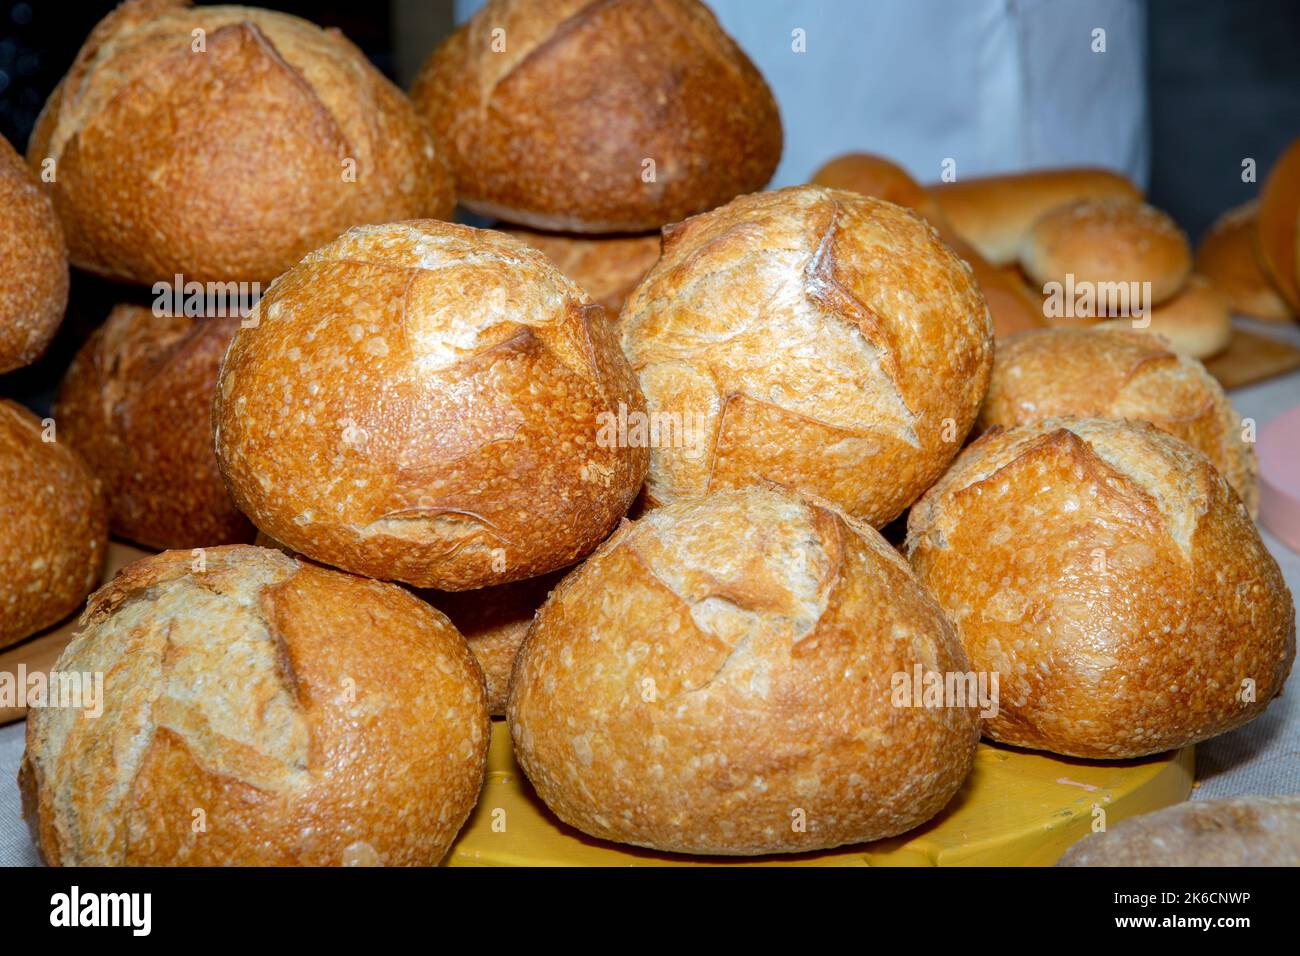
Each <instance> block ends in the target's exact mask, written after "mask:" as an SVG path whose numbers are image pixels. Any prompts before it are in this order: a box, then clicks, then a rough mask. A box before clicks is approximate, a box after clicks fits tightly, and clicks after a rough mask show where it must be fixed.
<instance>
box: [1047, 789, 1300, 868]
mask: <svg viewBox="0 0 1300 956" xmlns="http://www.w3.org/2000/svg"><path fill="white" fill-rule="evenodd" d="M1056 865H1057V866H1143V867H1146V866H1300V796H1296V795H1291V796H1286V797H1255V796H1247V797H1229V798H1227V799H1225V800H1203V801H1197V802H1196V803H1180V804H1178V805H1176V806H1172V807H1166V808H1165V809H1163V810H1157V811H1156V812H1154V813H1144V814H1142V815H1141V816H1137V817H1130V818H1129V819H1127V820H1121V821H1119V822H1118V823H1117V824H1115V825H1114V826H1113V827H1110V828H1109V829H1107V830H1106V831H1105V832H1103V833H1093V834H1090V835H1089V836H1086V837H1084V838H1083V839H1082V840H1080V841H1079V842H1078V843H1076V844H1075V845H1074V846H1072V847H1070V849H1068V850H1066V851H1065V855H1064V856H1062V857H1061V859H1060V860H1059V861H1057V864H1056Z"/></svg>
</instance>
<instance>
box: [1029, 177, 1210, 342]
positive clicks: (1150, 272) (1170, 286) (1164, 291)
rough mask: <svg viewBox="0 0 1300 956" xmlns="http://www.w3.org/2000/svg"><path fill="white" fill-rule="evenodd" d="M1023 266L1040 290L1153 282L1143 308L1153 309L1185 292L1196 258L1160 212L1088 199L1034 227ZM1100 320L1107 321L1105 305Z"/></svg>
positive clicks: (1058, 210)
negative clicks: (1058, 286)
mask: <svg viewBox="0 0 1300 956" xmlns="http://www.w3.org/2000/svg"><path fill="white" fill-rule="evenodd" d="M1020 264H1021V266H1022V267H1023V268H1024V270H1025V273H1026V275H1028V277H1029V279H1030V281H1032V282H1033V283H1035V284H1036V285H1038V286H1040V287H1042V286H1045V285H1046V284H1047V283H1049V282H1059V283H1062V284H1065V283H1066V282H1067V281H1072V282H1073V284H1074V285H1075V286H1076V287H1077V286H1078V285H1079V284H1080V283H1084V282H1086V283H1091V284H1093V285H1094V286H1096V285H1101V284H1103V283H1120V282H1135V283H1143V282H1150V283H1151V289H1150V294H1149V298H1146V297H1145V296H1144V297H1143V299H1142V303H1141V304H1142V305H1143V306H1144V307H1150V306H1152V305H1158V304H1159V303H1161V302H1164V301H1165V300H1167V299H1169V298H1171V297H1172V296H1174V295H1175V294H1176V293H1177V292H1178V291H1179V290H1180V289H1182V287H1183V285H1184V283H1186V282H1187V276H1188V273H1189V272H1190V271H1191V268H1192V254H1191V249H1190V247H1189V246H1188V244H1187V236H1185V235H1184V234H1183V231H1182V230H1181V229H1179V228H1178V226H1177V224H1175V223H1174V221H1173V220H1172V219H1170V218H1169V217H1168V216H1167V215H1165V214H1164V213H1163V212H1161V211H1160V210H1159V209H1156V208H1155V207H1153V206H1148V205H1146V204H1145V203H1139V202H1134V201H1133V200H1131V199H1128V198H1127V197H1119V198H1108V199H1083V200H1079V201H1078V202H1074V203H1070V204H1069V205H1066V206H1060V207H1058V208H1056V209H1053V210H1051V211H1050V212H1048V213H1046V214H1044V215H1043V216H1042V217H1041V218H1039V219H1038V220H1037V221H1036V222H1035V223H1034V224H1033V226H1032V227H1031V228H1030V230H1029V234H1028V235H1027V236H1026V237H1025V243H1024V246H1023V247H1022V248H1021V250H1020ZM1067 277H1073V278H1072V280H1067ZM1100 298H1101V296H1100V293H1099V294H1098V299H1099V300H1100ZM1094 317H1102V318H1104V317H1106V314H1105V312H1104V311H1103V309H1102V306H1101V304H1100V302H1099V303H1098V307H1097V310H1096V313H1095V316H1094Z"/></svg>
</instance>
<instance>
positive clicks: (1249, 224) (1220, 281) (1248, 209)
mask: <svg viewBox="0 0 1300 956" xmlns="http://www.w3.org/2000/svg"><path fill="white" fill-rule="evenodd" d="M1258 219H1259V203H1258V202H1256V201H1252V202H1248V203H1245V204H1243V205H1241V206H1237V207H1236V208H1234V209H1229V210H1228V211H1227V212H1225V213H1224V214H1223V215H1222V216H1220V217H1219V218H1218V219H1217V220H1215V222H1214V225H1212V226H1211V227H1210V228H1209V231H1208V232H1206V234H1205V235H1204V236H1203V237H1202V238H1201V244H1200V246H1199V247H1198V248H1197V250H1196V271H1197V272H1199V273H1201V274H1202V275H1204V276H1205V277H1206V278H1208V279H1209V280H1210V281H1211V282H1213V283H1214V284H1215V285H1216V286H1218V288H1219V290H1220V291H1221V292H1222V293H1223V294H1224V296H1225V297H1226V298H1227V300H1228V304H1229V306H1230V307H1231V308H1232V311H1233V312H1236V313H1238V314H1240V315H1248V316H1251V317H1252V318H1256V319H1267V320H1268V321H1271V322H1285V321H1288V320H1290V319H1291V318H1292V313H1291V307H1290V306H1288V305H1287V304H1286V300H1285V299H1283V298H1282V296H1281V295H1280V294H1279V293H1278V291H1277V289H1275V288H1274V287H1273V285H1272V282H1271V281H1270V280H1269V278H1268V277H1267V276H1266V275H1264V268H1263V266H1261V265H1260V262H1259V257H1258V255H1257V254H1256V251H1255V235H1256V229H1257V227H1258Z"/></svg>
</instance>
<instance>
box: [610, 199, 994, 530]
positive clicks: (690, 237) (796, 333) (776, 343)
mask: <svg viewBox="0 0 1300 956" xmlns="http://www.w3.org/2000/svg"><path fill="white" fill-rule="evenodd" d="M620 326H621V331H622V335H623V348H624V351H625V352H627V355H628V358H629V359H630V360H631V362H632V366H633V368H634V369H635V370H636V373H637V375H638V377H639V379H640V382H641V389H642V391H643V392H644V393H645V396H646V401H647V403H648V406H649V408H650V412H651V416H652V418H656V417H657V418H658V419H659V420H660V421H662V422H667V423H680V426H681V428H682V433H683V434H684V435H685V436H686V438H685V440H683V441H679V442H669V441H665V440H662V439H661V440H660V441H659V442H658V443H657V444H656V446H655V447H653V448H652V449H651V453H650V454H651V459H650V461H651V464H650V475H649V479H648V485H647V492H648V498H649V500H650V503H651V504H656V503H658V504H662V503H665V502H669V501H674V500H676V499H679V498H682V497H685V496H690V495H701V494H704V493H706V492H708V491H712V490H716V489H719V488H733V487H740V486H743V485H747V484H753V483H755V482H758V481H764V480H766V481H772V482H775V483H777V484H781V485H786V486H790V487H794V488H798V489H801V490H804V491H808V492H810V493H813V494H816V495H818V496H820V497H823V498H826V499H828V500H830V501H831V502H833V503H835V504H837V505H839V506H840V507H841V508H843V509H844V510H846V511H847V512H848V513H849V514H851V515H853V516H854V517H857V518H861V519H862V520H864V521H867V522H868V523H870V524H873V525H876V526H877V527H879V526H881V525H883V524H886V523H887V522H889V521H891V520H893V519H894V518H896V517H897V516H898V515H899V513H901V512H902V510H903V509H904V508H906V507H907V506H908V505H909V504H911V503H912V501H913V500H914V499H915V498H916V497H917V496H918V495H919V494H920V493H921V492H922V491H924V490H925V489H926V488H927V487H929V485H930V484H932V483H933V482H934V480H935V478H937V477H938V476H939V474H940V472H942V471H943V468H944V467H945V466H946V465H947V463H948V462H949V461H950V460H951V459H952V457H953V455H955V454H956V451H957V449H958V447H960V444H961V441H962V438H963V437H964V436H965V434H966V432H967V431H968V430H969V428H970V426H971V424H972V423H973V422H974V420H975V414H976V412H977V411H978V409H979V403H980V400H981V399H982V398H983V396H984V389H985V387H986V385H987V383H988V374H989V368H990V366H991V365H992V326H991V323H990V320H989V314H988V309H987V307H986V306H985V304H984V299H983V297H982V296H981V295H980V293H979V289H978V288H977V287H976V285H975V282H974V280H973V278H972V276H971V271H970V268H969V267H968V266H966V265H965V263H963V262H962V261H961V260H960V259H958V258H957V257H956V256H955V255H954V254H953V253H952V251H951V250H950V249H949V248H948V247H947V246H945V245H944V243H943V242H942V241H941V240H940V239H939V237H938V235H937V234H936V233H935V231H934V229H933V228H931V227H930V226H928V225H927V224H926V223H925V221H924V220H922V219H921V218H920V217H919V216H917V215H916V214H915V213H913V212H910V211H909V210H906V209H903V208H902V207H899V206H895V205H894V204H893V203H888V202H884V201H882V200H878V199H872V198H869V197H866V196H861V195H858V194H857V193H850V192H844V191H840V190H832V189H825V188H822V187H818V186H798V187H794V188H791V189H781V190H777V191H775V192H769V193H758V194H755V195H752V196H743V197H741V198H740V199H737V200H735V201H734V202H732V203H729V204H728V205H726V206H723V207H722V208H721V209H717V210H714V211H713V212H711V213H706V214H704V215H702V216H697V217H695V218H693V219H689V220H687V221H686V222H684V223H681V224H678V225H676V226H672V227H670V228H667V229H665V230H664V250H663V255H662V257H661V258H660V260H659V262H658V264H656V265H655V267H654V268H653V269H652V270H651V271H650V274H649V275H648V276H646V279H645V281H644V282H642V283H641V285H640V286H639V287H638V288H637V290H636V291H635V292H634V293H633V294H632V298H631V299H629V300H628V303H627V306H626V308H625V309H624V310H623V317H622V321H621V322H620Z"/></svg>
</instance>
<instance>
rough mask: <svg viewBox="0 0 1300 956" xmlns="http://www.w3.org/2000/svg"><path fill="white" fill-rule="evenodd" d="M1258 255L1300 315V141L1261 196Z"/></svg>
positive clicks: (1273, 172) (1280, 161) (1275, 167)
mask: <svg viewBox="0 0 1300 956" xmlns="http://www.w3.org/2000/svg"><path fill="white" fill-rule="evenodd" d="M1255 248H1256V251H1257V252H1258V254H1259V258H1260V261H1261V262H1262V263H1263V265H1264V272H1265V274H1267V275H1268V277H1269V279H1270V280H1271V281H1272V282H1273V285H1274V287H1275V288H1276V289H1277V290H1278V292H1280V293H1281V294H1282V297H1283V298H1284V299H1286V301H1287V304H1288V305H1290V307H1291V311H1292V313H1300V139H1297V140H1295V141H1294V142H1292V143H1291V145H1290V146H1288V147H1287V149H1286V152H1284V153H1283V154H1282V156H1281V157H1280V158H1279V159H1278V161H1277V162H1276V163H1275V164H1274V165H1273V168H1272V169H1271V170H1269V173H1268V178H1267V179H1265V180H1264V185H1263V187H1261V189H1260V194H1259V224H1258V231H1257V235H1256V247H1255Z"/></svg>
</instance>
